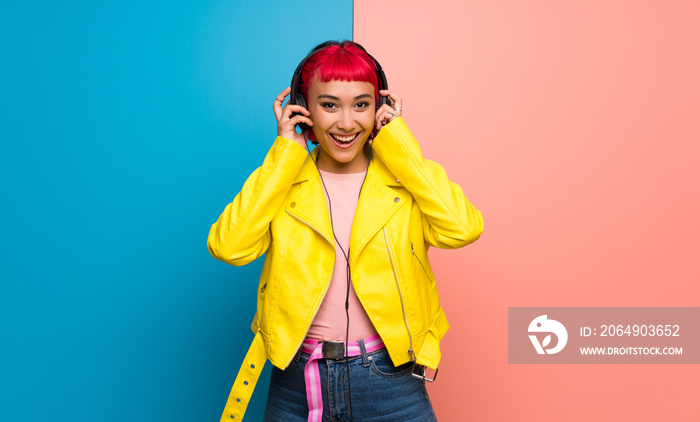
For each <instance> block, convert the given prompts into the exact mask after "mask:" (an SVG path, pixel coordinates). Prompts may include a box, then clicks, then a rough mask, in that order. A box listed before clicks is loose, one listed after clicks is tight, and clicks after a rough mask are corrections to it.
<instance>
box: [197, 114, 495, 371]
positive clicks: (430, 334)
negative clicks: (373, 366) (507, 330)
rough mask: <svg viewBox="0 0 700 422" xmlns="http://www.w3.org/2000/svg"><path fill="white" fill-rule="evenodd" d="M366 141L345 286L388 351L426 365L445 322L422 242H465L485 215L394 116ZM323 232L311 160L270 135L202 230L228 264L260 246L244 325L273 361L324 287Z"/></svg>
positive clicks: (307, 319)
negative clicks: (251, 308) (251, 306)
mask: <svg viewBox="0 0 700 422" xmlns="http://www.w3.org/2000/svg"><path fill="white" fill-rule="evenodd" d="M373 148H374V157H373V158H372V160H371V161H370V165H369V168H368V170H367V177H366V179H365V182H364V184H363V186H362V191H361V193H360V198H359V202H358V205H357V210H356V212H355V219H354V221H353V225H352V234H351V239H350V250H349V253H350V255H349V257H350V272H351V274H352V282H353V286H354V288H355V291H356V293H357V296H358V298H359V300H360V302H361V303H362V305H363V307H364V309H365V310H366V312H367V315H368V316H369V318H370V320H371V321H372V323H373V324H374V327H375V328H376V330H377V332H378V333H379V335H380V336H381V338H382V340H383V341H384V344H385V345H386V348H387V350H388V352H389V354H390V356H391V359H392V361H393V363H394V364H395V365H397V366H398V365H401V364H403V363H406V362H408V361H410V360H412V361H416V362H417V363H418V364H421V365H425V366H428V367H430V368H432V369H435V368H437V366H438V363H439V361H440V347H439V344H440V340H441V338H442V336H443V335H444V334H445V332H446V331H447V329H448V326H449V325H448V323H447V320H446V318H445V314H444V313H443V311H442V308H441V307H440V302H439V299H438V290H437V286H436V284H435V277H434V275H433V272H432V269H431V267H430V263H429V261H428V255H427V252H428V248H429V247H430V246H435V247H439V248H459V247H462V246H465V245H467V244H469V243H471V242H474V241H475V240H477V239H478V238H479V236H480V234H481V232H482V230H483V220H482V217H481V213H480V212H479V211H478V210H477V209H476V208H475V207H474V206H473V205H472V204H471V203H470V202H469V201H468V200H467V199H466V198H465V196H464V194H463V192H462V189H461V188H460V187H459V186H458V185H456V184H454V183H452V182H450V181H449V180H448V178H447V175H446V173H445V171H444V169H443V168H442V167H441V166H440V165H439V164H437V163H435V162H432V161H429V160H426V159H424V158H423V156H422V154H421V149H420V146H419V144H418V142H417V141H416V140H415V138H414V137H413V135H411V132H410V131H409V129H408V127H407V126H406V124H405V122H404V121H403V119H401V118H396V119H394V120H393V121H392V122H390V123H389V124H388V125H386V126H385V127H384V128H382V130H381V131H380V132H379V133H378V135H377V136H376V138H375V140H374V143H373ZM313 153H314V154H315V153H317V151H313ZM333 242H334V238H333V232H332V228H331V221H330V218H329V213H328V207H327V205H326V200H325V197H324V193H323V187H322V185H321V181H320V179H319V175H318V171H317V170H316V167H315V165H314V163H313V161H311V159H310V157H309V156H308V153H307V151H305V150H304V148H302V147H301V146H300V145H299V144H297V143H296V142H294V141H292V140H289V139H285V138H281V137H278V138H277V139H276V140H275V143H274V145H273V146H272V148H271V149H270V151H269V152H268V154H267V156H266V158H265V161H264V162H263V164H262V166H261V167H259V168H258V169H257V170H255V172H253V174H252V175H251V176H250V177H249V178H248V180H247V181H246V182H245V184H244V186H243V188H242V190H241V192H240V193H239V194H238V195H237V196H236V198H235V199H234V201H233V202H232V203H231V204H229V205H228V206H227V207H226V209H225V210H224V212H223V213H222V214H221V216H220V217H219V219H218V221H217V222H216V223H215V224H214V225H212V227H211V231H210V232H209V239H208V247H209V251H210V252H211V254H212V255H213V256H214V257H216V258H217V259H220V260H222V261H224V262H227V263H230V264H233V265H244V264H247V263H249V262H251V261H253V260H254V259H256V258H258V257H260V256H261V255H263V254H265V253H266V257H265V263H264V266H263V271H262V275H261V277H260V283H259V286H258V297H257V313H256V315H255V318H254V321H253V324H252V329H253V331H254V332H256V333H257V334H258V335H259V336H261V337H262V342H263V343H264V346H265V352H266V354H267V357H268V358H269V359H270V361H271V362H272V364H273V365H275V366H276V367H278V368H283V369H284V368H286V367H287V366H288V365H289V363H290V362H291V360H292V358H293V357H294V355H295V353H296V352H297V350H298V349H299V347H300V346H301V343H302V341H303V340H304V338H305V336H306V333H307V331H308V329H309V327H310V325H311V322H312V320H313V319H314V316H315V315H316V312H317V310H318V308H319V306H320V304H321V301H322V300H323V298H324V296H325V294H326V290H327V289H328V286H329V283H330V278H331V274H332V273H333V266H334V262H335V251H334V247H333ZM339 306H341V305H339Z"/></svg>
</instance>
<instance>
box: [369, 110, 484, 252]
mask: <svg viewBox="0 0 700 422" xmlns="http://www.w3.org/2000/svg"><path fill="white" fill-rule="evenodd" d="M373 148H374V151H375V152H376V153H377V155H378V156H379V158H380V159H381V160H382V161H383V162H384V164H385V165H386V166H387V168H388V169H389V170H390V171H391V172H392V173H393V174H394V175H395V176H396V177H397V178H398V179H399V180H400V181H401V184H402V185H403V186H404V187H405V188H406V189H408V191H409V192H411V195H413V198H414V200H415V201H416V203H417V204H418V206H419V207H420V210H421V212H422V214H423V233H424V237H425V240H426V241H427V242H428V243H429V244H430V245H432V246H435V247H438V248H446V249H448V248H459V247H462V246H465V245H468V244H469V243H472V242H474V241H476V240H477V239H478V238H479V236H480V235H481V232H482V231H483V230H484V221H483V219H482V217H481V212H480V211H479V210H477V209H476V208H475V207H474V205H472V204H471V203H470V202H469V200H467V198H466V197H465V196H464V193H463V192H462V188H460V187H459V185H457V184H456V183H453V182H451V181H450V180H449V179H448V178H447V173H445V169H443V168H442V166H440V165H439V164H438V163H436V162H434V161H430V160H426V159H424V158H423V155H422V153H421V149H420V145H419V144H418V141H416V139H415V138H414V137H413V135H412V134H411V132H410V131H409V129H408V126H406V123H405V122H404V120H403V119H402V118H400V117H399V118H396V119H394V120H392V121H391V122H390V123H389V124H388V125H386V126H384V127H383V128H382V129H381V130H380V131H379V134H378V135H377V137H376V138H375V140H374V143H373Z"/></svg>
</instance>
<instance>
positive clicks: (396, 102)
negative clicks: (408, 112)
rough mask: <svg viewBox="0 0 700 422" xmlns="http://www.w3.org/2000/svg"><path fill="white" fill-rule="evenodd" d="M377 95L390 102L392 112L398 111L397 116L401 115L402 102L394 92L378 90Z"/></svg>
mask: <svg viewBox="0 0 700 422" xmlns="http://www.w3.org/2000/svg"><path fill="white" fill-rule="evenodd" d="M379 94H380V95H385V96H387V97H389V99H390V100H391V107H392V108H393V109H394V110H396V111H398V112H399V113H398V114H399V115H401V111H402V109H403V100H402V99H401V97H399V96H398V95H396V93H395V92H394V91H390V90H388V89H382V90H380V91H379Z"/></svg>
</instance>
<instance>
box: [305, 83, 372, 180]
mask: <svg viewBox="0 0 700 422" xmlns="http://www.w3.org/2000/svg"><path fill="white" fill-rule="evenodd" d="M375 104H376V101H375V98H374V85H372V84H371V83H369V82H359V81H352V82H351V81H329V82H314V83H313V84H312V85H311V87H310V88H309V101H308V105H309V112H310V113H311V120H312V121H313V122H314V125H313V127H312V129H313V132H314V135H315V136H316V140H317V141H318V143H319V146H320V147H321V150H320V151H319V153H318V168H319V169H321V170H324V171H327V172H331V173H360V172H362V171H364V170H365V169H367V157H365V155H364V154H363V147H364V145H365V142H366V141H367V138H368V137H369V135H370V134H371V133H372V129H373V128H374V113H375V111H376V110H375V106H374V105H375Z"/></svg>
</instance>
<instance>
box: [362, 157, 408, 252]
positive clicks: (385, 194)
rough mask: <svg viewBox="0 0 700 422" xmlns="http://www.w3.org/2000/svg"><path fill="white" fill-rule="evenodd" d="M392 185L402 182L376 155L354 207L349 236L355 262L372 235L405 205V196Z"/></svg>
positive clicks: (398, 184)
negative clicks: (355, 208)
mask: <svg viewBox="0 0 700 422" xmlns="http://www.w3.org/2000/svg"><path fill="white" fill-rule="evenodd" d="M390 186H401V184H400V183H399V182H398V181H397V180H396V178H395V177H394V176H393V175H392V174H391V172H389V170H388V169H387V168H386V166H384V164H383V163H382V162H381V161H380V160H379V158H377V157H376V156H375V157H374V158H372V163H371V164H370V166H369V169H368V171H367V179H366V180H365V183H364V185H363V186H362V192H361V193H360V199H359V201H358V203H357V210H356V211H355V219H354V221H353V224H352V235H351V237H350V261H351V262H354V261H356V260H357V257H358V256H359V255H360V252H362V249H364V247H365V246H366V245H367V243H368V242H369V241H370V239H371V238H372V237H373V236H374V235H376V234H377V232H378V231H380V230H381V229H382V227H384V226H385V225H386V224H387V222H388V221H389V219H391V217H392V216H393V215H394V214H395V213H396V212H397V211H398V210H399V209H400V208H401V207H402V206H403V205H404V203H405V202H406V198H404V197H402V196H401V194H399V193H397V191H395V190H394V189H392V188H391V187H390Z"/></svg>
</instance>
